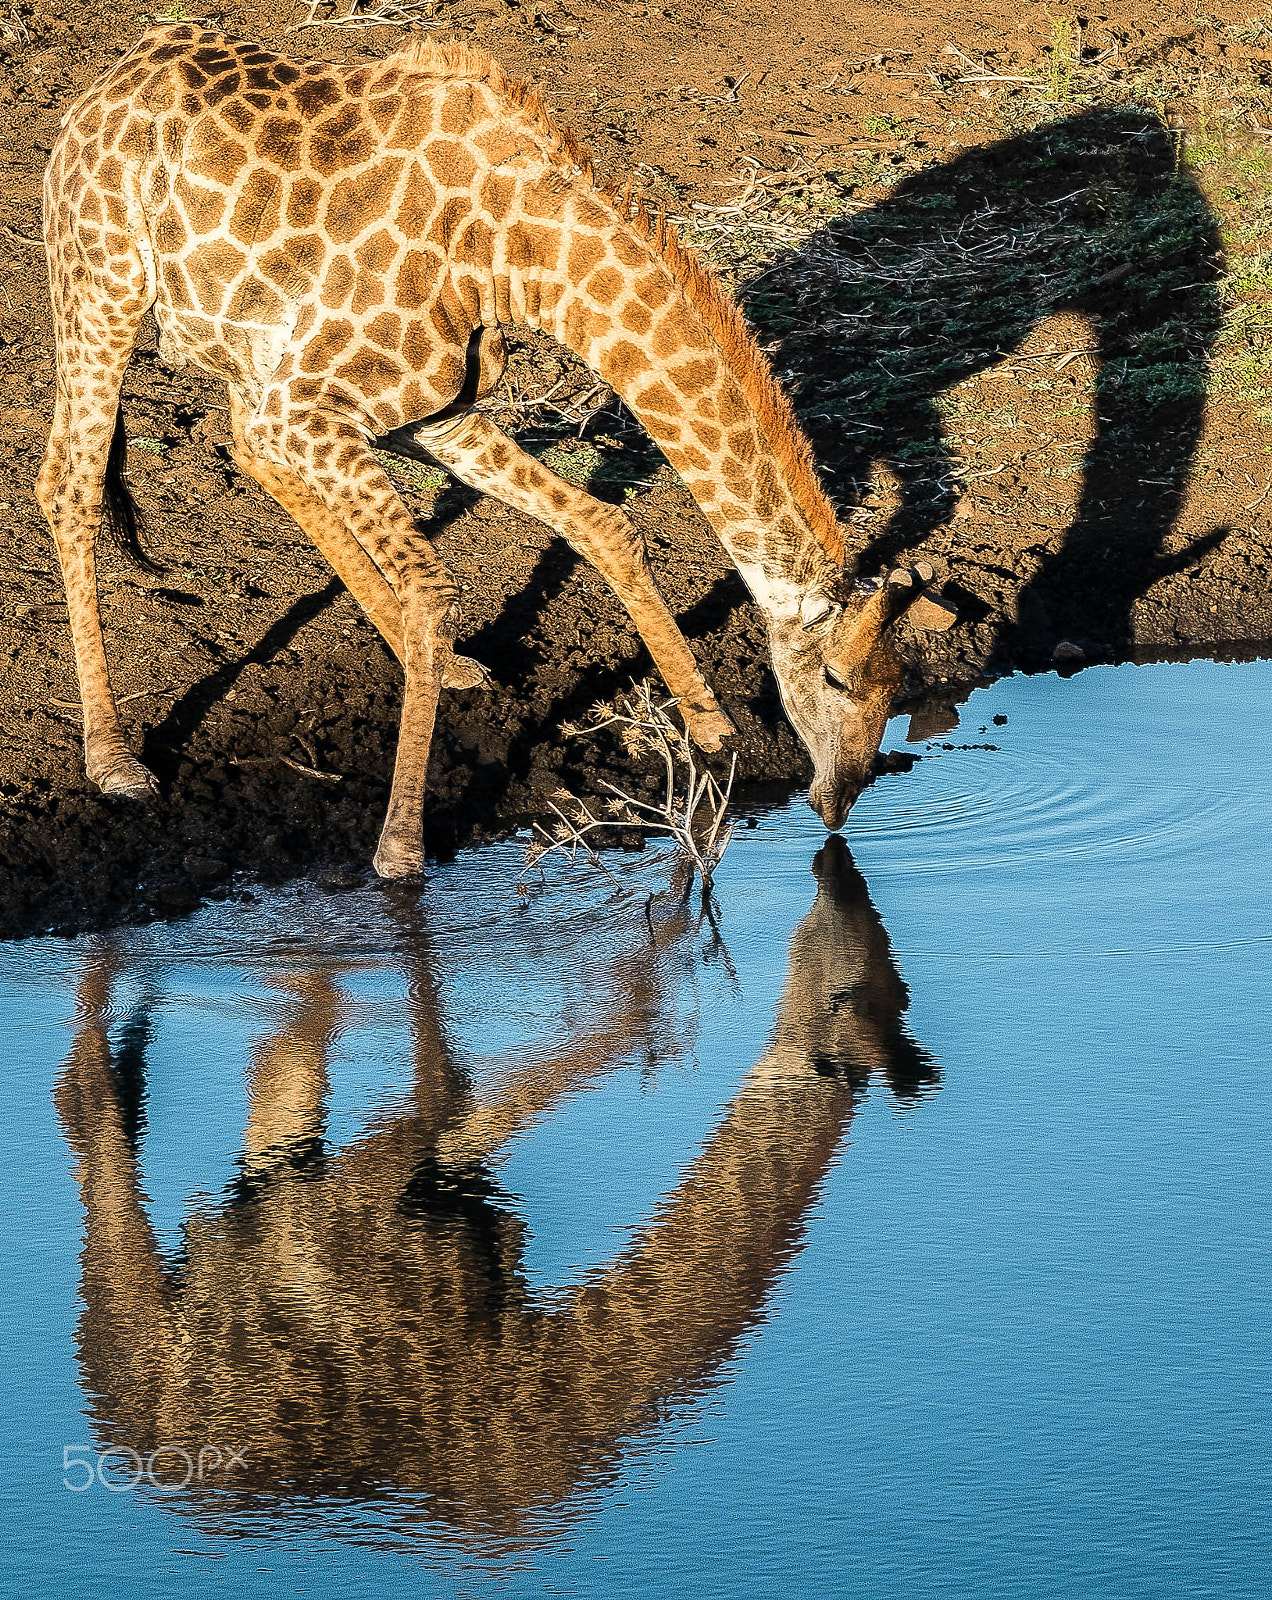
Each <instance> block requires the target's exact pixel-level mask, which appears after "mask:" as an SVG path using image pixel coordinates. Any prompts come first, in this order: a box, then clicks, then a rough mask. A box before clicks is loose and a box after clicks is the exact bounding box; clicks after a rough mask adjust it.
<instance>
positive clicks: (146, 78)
mask: <svg viewBox="0 0 1272 1600" xmlns="http://www.w3.org/2000/svg"><path fill="white" fill-rule="evenodd" d="M527 101H528V102H530V103H528V104H523V102H527ZM536 110H537V108H536V105H535V104H534V103H533V100H532V97H529V96H527V95H526V93H525V91H523V90H521V89H520V88H519V86H516V85H510V84H509V83H508V81H507V80H506V79H505V78H504V77H503V74H502V72H501V71H500V70H499V69H498V67H497V66H495V65H494V64H493V63H492V62H490V61H489V60H488V59H487V58H485V57H484V56H480V55H478V54H477V53H476V52H470V51H468V50H466V49H464V48H463V47H449V48H447V47H438V46H434V45H432V44H431V43H430V42H423V43H417V44H412V45H410V46H408V47H407V48H406V49H405V50H403V51H399V52H398V53H397V54H396V55H394V56H391V57H389V58H387V59H386V60H384V61H380V62H375V63H371V64H368V65H356V66H337V65H331V64H328V63H324V62H312V61H310V62H294V61H289V60H287V59H285V58H283V57H281V56H277V55H274V54H272V53H271V52H269V51H267V50H264V49H262V48H261V47H259V46H257V45H253V44H250V43H245V42H241V41H236V40H232V39H228V38H226V37H224V36H222V35H219V34H214V33H207V32H203V31H200V30H198V29H196V28H192V27H189V26H179V27H167V28H158V29H153V30H151V31H150V32H149V33H147V34H146V35H145V36H144V37H143V38H142V39H141V40H140V41H139V43H138V45H137V46H136V47H135V49H134V50H132V51H131V52H129V54H128V55H127V56H125V57H124V58H123V59H122V60H121V61H120V62H119V63H118V65H117V66H116V67H115V68H114V69H113V70H112V71H111V72H110V73H108V74H107V75H106V76H105V77H104V78H103V79H101V80H100V81H99V82H98V83H97V84H95V85H94V86H93V88H92V89H90V90H89V91H88V93H87V94H86V95H85V96H83V97H82V98H81V99H80V100H79V101H78V102H77V103H76V105H75V106H74V107H72V109H71V111H70V112H69V113H68V115H67V117H66V119H65V122H64V125H63V131H62V134H61V137H60V139H59V141H58V145H57V147H56V149H55V151H54V154H53V157H52V159H51V161H50V166H49V172H48V175H47V179H46V214H47V218H48V223H47V227H48V230H49V233H50V239H51V245H50V254H51V255H53V254H54V243H53V242H52V241H55V246H56V252H57V254H58V255H59V256H61V255H63V254H64V255H66V256H67V257H68V258H69V259H72V260H78V261H79V262H81V263H87V265H88V266H89V268H90V270H93V271H95V272H97V273H99V274H102V275H104V276H106V277H109V275H110V274H111V272H112V269H116V270H118V267H119V265H120V264H121V263H124V262H126V263H127V268H128V270H129V271H132V272H134V273H135V271H136V268H137V265H138V264H137V262H136V260H135V259H133V257H134V256H135V255H136V254H139V255H140V266H141V268H142V270H144V272H145V273H146V277H147V281H148V288H149V293H150V297H151V299H152V301H153V303H154V309H155V315H156V318H157V320H158V323H159V327H160V334H161V341H162V343H161V348H162V349H163V351H164V353H165V355H167V356H168V357H169V358H171V359H174V360H177V361H192V362H194V363H195V364H197V365H199V366H201V367H204V368H206V369H208V370H210V371H212V372H215V373H217V374H219V375H221V376H223V377H225V378H226V379H228V380H229V381H230V382H231V383H232V384H233V385H234V386H235V387H236V388H237V389H239V390H240V392H241V393H243V395H244V397H245V398H246V399H247V400H248V401H249V403H255V402H256V401H257V400H259V398H260V395H261V392H262V390H263V388H264V387H265V385H266V384H267V383H268V382H269V381H270V380H271V379H272V378H275V377H283V376H288V375H289V374H288V373H287V372H286V370H285V369H286V368H287V367H288V366H289V365H291V366H293V367H295V368H296V369H297V370H296V371H294V372H293V373H292V374H290V376H291V377H292V380H293V381H292V388H291V393H292V396H293V398H298V399H301V400H303V399H304V398H305V388H306V382H307V379H306V374H312V377H310V378H309V379H308V383H309V385H310V387H311V388H312V398H315V399H316V398H317V396H318V393H319V392H320V391H321V392H322V393H323V395H324V398H325V399H326V400H327V401H328V402H334V403H336V404H340V403H341V402H342V401H343V402H345V403H347V404H348V405H349V406H350V407H351V408H353V409H356V410H359V411H361V412H363V413H364V414H365V415H366V417H367V420H368V421H369V422H370V423H371V424H372V425H374V426H376V427H379V428H382V429H389V428H393V427H398V426H401V425H402V424H403V423H406V422H409V421H413V420H416V419H418V418H421V417H424V416H427V415H430V414H431V413H433V412H435V411H437V410H440V409H441V408H442V407H444V406H446V405H448V404H449V403H450V402H451V401H453V400H454V398H455V397H456V395H457V394H458V393H459V391H460V388H461V386H462V383H463V379H464V372H465V366H464V353H465V347H466V345H467V340H468V336H469V334H470V333H471V331H472V330H473V329H474V328H475V327H477V326H480V325H481V324H482V323H483V322H484V323H485V324H486V325H487V326H489V325H491V324H493V323H494V322H496V321H499V320H507V319H508V317H509V315H510V313H511V312H512V311H513V310H514V308H511V307H509V306H507V305H503V306H500V305H498V304H497V303H495V302H496V300H497V298H498V291H497V287H496V285H497V283H498V282H499V281H500V274H499V273H498V270H497V269H498V267H499V264H500V261H501V259H502V258H503V257H506V256H507V255H508V253H509V252H511V253H512V255H513V256H514V257H516V256H518V255H520V256H521V257H522V258H524V259H529V257H530V256H532V255H533V256H535V258H536V261H538V262H539V263H541V264H543V265H545V266H546V267H547V268H548V269H549V271H550V270H551V267H552V266H553V265H554V264H555V261H556V256H557V252H558V250H559V239H558V237H557V234H556V232H555V230H554V229H553V227H552V226H551V222H550V218H551V216H552V214H553V213H554V212H555V211H559V207H560V195H561V193H562V192H563V190H564V189H565V188H566V187H568V186H569V185H570V183H571V182H572V180H573V179H574V178H575V177H576V176H578V175H581V174H582V172H583V170H584V169H583V167H582V166H581V165H580V162H581V157H580V156H579V154H578V151H577V147H576V146H574V145H573V142H572V141H571V140H569V139H568V137H563V136H562V135H561V134H560V133H559V132H558V130H556V129H555V128H554V127H552V126H551V125H550V124H549V123H547V121H546V119H544V118H542V117H541V116H539V115H536ZM588 176H589V178H590V172H589V174H588ZM536 186H537V187H539V188H541V190H542V196H541V201H542V203H541V205H540V207H539V209H540V211H541V213H542V217H543V220H544V222H545V226H544V227H543V228H540V229H536V228H535V226H534V215H533V214H534V211H535V195H534V190H535V189H536ZM514 197H515V198H516V201H517V203H518V214H519V223H518V226H517V227H516V228H515V229H512V230H508V229H507V228H506V227H505V224H506V221H507V219H508V216H509V212H510V209H511V208H512V206H513V203H514ZM527 209H528V211H529V216H528V217H527V215H526V213H527ZM138 224H139V225H138ZM503 281H505V282H506V275H505V277H504V280H503ZM99 287H101V286H100V285H99ZM505 294H506V290H505ZM522 309H524V308H522Z"/></svg>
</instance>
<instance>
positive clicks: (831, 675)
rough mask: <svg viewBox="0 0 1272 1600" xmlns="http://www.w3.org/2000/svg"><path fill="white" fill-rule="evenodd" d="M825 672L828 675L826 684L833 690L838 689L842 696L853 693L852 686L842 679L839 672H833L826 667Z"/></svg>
mask: <svg viewBox="0 0 1272 1600" xmlns="http://www.w3.org/2000/svg"><path fill="white" fill-rule="evenodd" d="M824 670H825V674H826V682H827V683H828V684H829V685H830V687H831V688H832V689H837V690H838V691H839V693H840V694H851V693H852V685H851V684H850V683H847V682H846V681H845V680H844V679H843V678H841V677H840V676H839V674H838V673H837V672H834V671H832V670H831V668H830V667H826V668H825V669H824Z"/></svg>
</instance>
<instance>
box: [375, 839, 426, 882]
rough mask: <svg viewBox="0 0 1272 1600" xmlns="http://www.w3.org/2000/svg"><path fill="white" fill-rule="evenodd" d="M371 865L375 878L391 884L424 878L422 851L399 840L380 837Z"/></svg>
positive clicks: (418, 847)
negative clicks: (385, 880) (374, 871)
mask: <svg viewBox="0 0 1272 1600" xmlns="http://www.w3.org/2000/svg"><path fill="white" fill-rule="evenodd" d="M371 865H372V866H373V867H374V868H375V870H376V874H377V876H379V877H381V878H387V879H388V880H389V881H390V882H392V883H401V882H403V881H409V880H411V879H413V878H414V879H418V878H422V877H423V876H424V851H423V849H422V847H421V846H420V845H410V844H406V843H404V842H403V841H402V840H400V839H386V838H383V837H381V839H380V845H379V848H378V849H377V850H376V853H375V856H374V857H373V859H372V862H371Z"/></svg>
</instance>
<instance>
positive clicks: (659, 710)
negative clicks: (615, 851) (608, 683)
mask: <svg viewBox="0 0 1272 1600" xmlns="http://www.w3.org/2000/svg"><path fill="white" fill-rule="evenodd" d="M678 704H679V701H677V700H661V701H660V700H657V699H655V697H654V692H653V689H652V687H651V686H650V684H649V682H648V681H647V680H646V681H644V682H642V683H638V684H635V685H633V687H632V691H631V693H630V694H629V695H621V696H619V698H618V699H617V701H615V702H614V703H607V702H604V701H602V702H601V703H600V704H599V705H596V706H593V708H592V716H591V722H590V724H589V725H588V726H587V727H586V728H576V727H573V726H571V725H570V724H569V723H567V724H566V725H565V726H564V727H563V728H562V730H561V731H562V733H564V734H565V736H566V738H576V737H578V736H579V735H581V734H584V733H589V734H592V733H599V732H600V731H601V729H602V728H617V729H618V730H619V738H620V739H621V740H622V743H623V746H624V748H625V749H626V751H627V753H628V754H629V755H630V756H633V757H637V756H640V755H653V756H657V757H658V758H660V759H661V761H662V763H663V770H664V785H663V793H662V797H661V799H659V800H658V801H657V802H651V801H648V800H638V799H637V798H636V797H635V795H632V794H629V793H628V792H627V790H625V789H620V788H619V787H618V785H617V784H615V783H608V782H606V783H604V784H603V787H604V788H606V789H608V790H609V792H610V796H611V798H610V799H609V800H608V801H607V802H606V803H605V806H604V811H605V813H606V814H605V815H603V816H600V815H597V812H596V811H594V810H593V809H592V807H591V806H589V805H588V803H587V802H586V801H584V800H580V799H579V798H578V796H577V795H574V794H571V793H570V791H569V790H568V789H559V790H558V791H557V793H556V794H555V795H554V796H553V798H552V800H551V801H550V802H549V805H550V806H551V809H552V811H553V812H554V814H555V816H556V819H557V820H556V822H555V823H553V824H552V826H551V827H550V828H548V827H544V826H543V824H542V823H535V826H534V836H533V837H532V838H531V840H530V842H529V844H528V845H527V846H526V866H525V871H523V873H522V875H521V877H520V878H519V879H518V886H519V887H520V888H521V889H522V890H523V891H524V887H525V872H528V871H529V870H530V869H531V868H538V869H539V871H540V873H542V870H543V868H542V862H543V860H544V858H545V857H546V856H549V855H552V854H553V853H554V852H556V851H560V852H561V854H563V855H566V856H568V857H569V859H570V860H571V861H574V860H577V859H578V857H579V855H580V854H582V856H583V857H584V859H585V860H586V861H587V862H588V863H589V864H590V865H591V866H594V867H596V868H597V869H598V871H600V872H603V873H604V874H605V876H606V877H607V878H611V879H613V880H614V882H618V881H619V880H618V879H617V878H616V877H615V874H614V873H612V872H611V871H610V870H609V868H608V867H607V866H606V865H605V863H604V862H603V861H602V860H601V857H600V855H599V853H598V852H597V849H596V847H595V844H594V843H593V842H592V841H593V839H594V838H595V837H596V836H597V835H598V834H600V833H602V832H603V831H604V830H605V829H607V828H608V829H619V830H620V831H622V830H626V829H628V828H637V829H640V830H642V831H645V832H649V833H655V834H666V835H667V836H668V837H669V838H670V839H671V840H672V842H673V843H674V844H675V846H676V852H677V855H678V856H679V858H680V861H681V864H682V866H683V867H684V868H685V869H686V872H687V874H688V877H687V883H686V887H687V885H688V883H691V882H692V881H693V875H694V873H697V875H698V877H699V878H700V879H701V882H702V896H703V900H704V902H705V900H706V898H707V896H708V895H709V894H710V892H711V880H712V878H713V877H714V875H715V870H716V868H717V867H718V866H719V865H720V861H721V858H722V857H723V855H724V852H725V851H726V850H727V849H728V846H729V840H730V839H731V838H732V836H733V826H732V824H731V823H726V822H725V817H726V816H727V814H728V809H729V798H730V796H731V794H732V792H733V779H734V776H735V774H736V772H737V765H738V758H737V756H736V755H735V756H734V757H733V759H732V761H731V762H730V765H729V776H728V779H727V780H726V781H725V782H724V783H720V782H719V781H718V780H717V779H716V777H715V774H714V773H712V772H711V771H710V770H709V769H708V768H706V767H705V766H704V767H700V766H699V764H698V761H697V758H696V757H695V754H694V748H693V743H692V741H691V739H690V737H689V733H688V730H687V728H684V727H681V726H680V725H679V724H678V723H677V722H676V721H675V720H674V719H673V717H672V715H671V713H672V712H673V711H674V709H675V708H676V706H677V705H678ZM598 809H599V808H598Z"/></svg>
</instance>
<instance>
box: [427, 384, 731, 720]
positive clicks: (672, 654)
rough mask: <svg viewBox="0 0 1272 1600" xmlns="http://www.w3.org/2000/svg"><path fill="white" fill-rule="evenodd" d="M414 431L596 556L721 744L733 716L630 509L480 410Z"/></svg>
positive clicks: (462, 469)
mask: <svg viewBox="0 0 1272 1600" xmlns="http://www.w3.org/2000/svg"><path fill="white" fill-rule="evenodd" d="M414 437H415V439H416V440H417V441H418V442H419V443H420V444H421V445H422V446H423V448H424V449H425V450H427V451H428V452H429V454H430V455H432V456H435V457H436V459H437V460H438V461H440V462H441V463H442V464H443V466H446V467H448V468H449V469H450V470H451V471H452V472H453V473H454V474H455V476H456V477H457V478H458V479H460V481H461V482H462V483H466V484H468V485H469V486H470V487H471V488H474V489H479V490H481V491H482V492H483V493H484V494H491V495H494V496H495V498H496V499H498V500H502V501H503V502H504V503H505V505H510V506H514V507H515V508H516V509H517V510H518V511H524V512H526V513H527V514H528V515H530V516H532V517H537V518H538V519H539V521H541V522H546V523H547V524H548V526H549V527H550V528H553V529H555V530H556V532H557V533H559V534H561V535H562V537H563V538H564V539H565V540H566V541H567V542H568V543H569V544H570V545H571V547H572V548H573V549H575V550H577V551H578V552H579V554H580V555H581V556H583V557H584V559H585V560H587V561H590V562H591V563H592V565H593V566H594V567H595V568H596V570H597V571H598V572H599V573H600V574H601V576H602V577H603V578H604V579H605V581H606V582H607V583H608V584H609V586H610V588H611V589H612V590H613V591H614V593H615V595H617V597H618V599H619V600H621V601H622V603H623V605H624V607H625V608H626V610H627V614H628V615H629V616H630V617H631V619H632V621H633V622H634V623H635V624H636V628H637V631H638V632H639V634H640V636H641V638H642V639H643V640H644V641H645V646H646V648H647V649H648V651H649V653H650V655H651V656H652V657H653V660H654V665H655V666H656V667H657V668H658V671H659V672H660V673H661V674H662V678H663V681H664V683H666V685H667V687H668V688H669V689H670V690H671V692H672V694H674V695H675V696H676V698H677V699H678V700H679V701H680V709H681V712H682V714H683V715H684V719H685V723H686V725H687V726H688V729H689V732H690V735H691V736H692V738H693V740H694V742H695V744H697V745H699V746H700V747H701V748H702V749H703V750H718V749H719V748H720V746H721V745H722V744H723V743H724V741H725V740H726V739H727V738H729V736H730V735H731V734H732V733H734V732H735V729H734V726H733V723H732V722H731V721H730V720H729V718H728V717H727V716H726V715H725V713H724V710H723V709H722V707H721V705H720V702H719V701H718V700H717V699H716V697H715V694H714V693H713V691H712V689H711V687H710V685H709V684H708V683H707V680H706V679H705V678H704V677H703V675H702V672H701V670H700V668H699V666H698V663H697V661H696V660H695V659H694V655H693V651H692V650H690V648H689V646H688V644H687V643H686V642H685V637H684V635H683V634H682V633H681V631H680V629H679V627H678V626H677V625H676V619H675V618H674V617H673V616H672V614H671V612H670V611H669V610H668V609H667V604H666V601H664V599H663V597H662V595H661V594H659V592H658V586H657V584H656V583H655V582H654V575H653V572H652V571H651V570H650V566H649V558H648V556H647V554H646V552H645V543H644V540H643V539H642V538H641V537H640V534H639V533H638V532H637V531H636V529H635V528H634V527H633V526H632V524H631V522H630V521H629V519H628V518H627V517H626V516H625V515H624V513H623V512H622V511H620V510H619V509H618V507H617V506H611V505H606V503H605V502H604V501H603V500H597V499H596V498H595V497H594V496H593V495H590V494H586V493H585V492H584V491H583V490H582V489H578V488H576V487H575V486H574V485H573V484H571V483H567V482H566V481H565V480H564V478H558V477H557V475H556V473H554V472H552V471H550V470H549V469H548V468H547V467H545V466H544V465H543V463H542V462H540V461H536V460H535V459H534V457H533V456H531V455H527V454H526V452H525V451H524V450H523V449H522V448H521V447H520V445H518V444H516V443H514V441H513V440H512V439H510V438H509V437H508V436H507V434H505V433H502V432H501V431H500V430H499V429H498V428H496V427H495V425H494V423H493V422H490V421H489V420H488V419H487V418H486V417H484V416H482V415H481V414H480V413H477V412H472V413H469V415H467V416H466V417H463V418H460V419H458V420H452V421H448V422H446V423H444V424H441V425H439V426H437V427H434V428H430V427H428V426H427V425H425V426H422V427H418V428H416V429H415V433H414Z"/></svg>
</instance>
